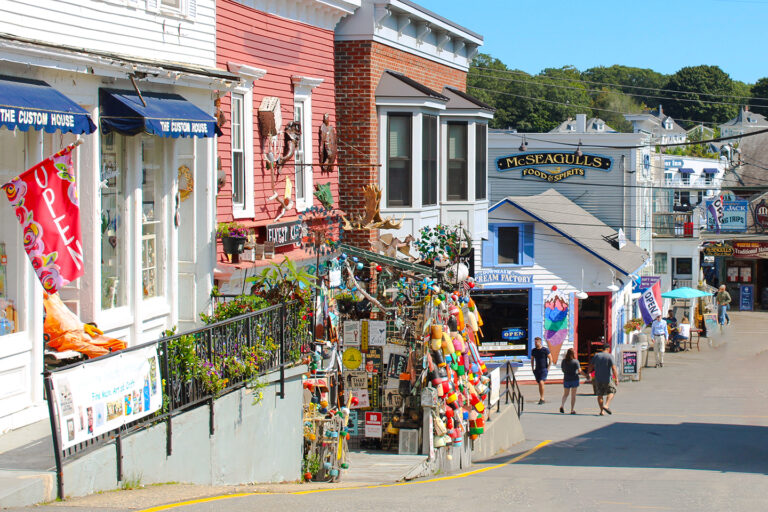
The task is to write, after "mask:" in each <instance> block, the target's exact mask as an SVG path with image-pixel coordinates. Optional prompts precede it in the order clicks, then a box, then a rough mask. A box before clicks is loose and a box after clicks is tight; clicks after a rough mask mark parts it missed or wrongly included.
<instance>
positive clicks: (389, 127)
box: [335, 0, 493, 252]
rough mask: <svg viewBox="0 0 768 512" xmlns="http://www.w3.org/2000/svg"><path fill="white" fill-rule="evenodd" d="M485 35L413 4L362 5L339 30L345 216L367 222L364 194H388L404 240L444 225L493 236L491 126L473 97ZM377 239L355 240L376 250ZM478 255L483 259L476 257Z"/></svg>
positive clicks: (372, 234)
mask: <svg viewBox="0 0 768 512" xmlns="http://www.w3.org/2000/svg"><path fill="white" fill-rule="evenodd" d="M482 42H483V38H482V36H480V35H478V34H475V33H474V32H471V31H470V30H468V29H466V28H463V27H461V26H459V25H457V24H456V23H454V22H452V21H450V20H446V19H445V18H442V17H441V16H439V15H438V14H435V13H432V12H430V11H428V10H426V9H424V8H423V7H421V6H419V5H417V4H415V3H413V2H410V1H408V0H388V1H377V2H374V1H373V0H363V1H362V6H361V7H360V9H358V10H357V11H356V12H355V14H353V15H351V16H348V17H346V18H344V19H343V20H342V21H341V22H340V23H339V25H338V27H337V28H336V43H335V50H336V58H335V66H336V84H335V85H336V115H337V127H338V133H339V140H340V144H339V163H340V186H341V191H342V194H341V199H340V206H341V208H342V210H344V211H345V212H347V213H348V214H349V215H350V216H352V217H355V216H357V215H362V213H363V211H364V202H363V198H362V194H361V193H360V191H361V188H362V187H363V186H365V185H368V184H375V185H378V186H380V187H381V190H382V202H381V211H382V215H383V216H394V217H396V218H401V217H404V221H403V224H402V228H401V229H399V230H396V231H394V234H395V235H396V236H400V237H401V238H402V237H404V236H407V235H408V234H414V235H416V234H417V233H418V230H419V229H421V228H422V227H424V226H432V225H435V224H438V223H442V224H458V223H462V225H463V226H465V227H468V228H469V230H470V232H471V233H472V234H473V241H474V245H475V246H477V245H479V241H480V239H481V238H482V237H484V236H485V235H486V231H487V210H488V201H487V194H486V188H487V187H486V179H487V177H486V165H487V157H486V155H487V149H486V148H487V123H488V120H489V119H491V118H492V117H493V109H491V108H490V107H488V106H487V105H484V104H483V103H481V102H479V101H477V100H474V99H473V98H471V97H469V96H467V95H466V93H465V91H466V79H467V72H468V69H469V64H470V62H471V60H472V58H473V57H474V55H475V54H476V53H477V49H478V47H479V46H480V45H482ZM377 237H378V233H377V232H376V231H354V232H349V233H347V234H345V238H346V239H347V240H351V241H353V242H354V243H355V244H357V245H360V246H361V247H363V248H366V249H367V248H369V243H368V241H369V240H374V239H376V238H377ZM478 252H479V251H478Z"/></svg>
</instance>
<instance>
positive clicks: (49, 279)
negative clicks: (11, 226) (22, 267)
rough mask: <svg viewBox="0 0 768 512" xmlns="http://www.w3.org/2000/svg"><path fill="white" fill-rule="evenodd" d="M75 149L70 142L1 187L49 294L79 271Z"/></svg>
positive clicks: (79, 238)
mask: <svg viewBox="0 0 768 512" xmlns="http://www.w3.org/2000/svg"><path fill="white" fill-rule="evenodd" d="M74 148H75V145H74V144H73V145H71V146H68V147H67V148H65V149H63V150H61V151H60V152H58V153H56V154H55V155H53V156H52V157H50V158H47V159H45V160H43V161H42V162H40V163H39V164H37V165H36V166H34V167H32V168H31V169H29V170H28V171H26V172H25V173H24V174H22V175H20V176H18V177H16V178H14V179H12V180H11V181H9V182H8V183H6V184H5V185H3V186H2V188H3V190H4V191H5V194H6V196H8V200H9V201H10V202H11V206H13V208H14V209H15V210H16V218H17V219H18V220H19V223H20V224H21V227H22V230H23V238H24V250H25V251H27V255H28V256H29V260H30V261H31V262H32V267H33V268H34V269H35V273H36V274H37V277H38V279H40V282H41V283H42V284H43V288H44V289H45V291H46V292H48V293H56V292H57V291H58V290H59V289H60V288H61V287H62V286H64V285H66V284H67V283H69V282H71V281H74V280H75V279H77V278H78V277H80V276H81V275H83V247H82V242H81V236H80V204H79V202H78V199H77V185H76V184H75V175H74V168H73V166H72V150H73V149H74Z"/></svg>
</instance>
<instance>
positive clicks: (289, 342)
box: [44, 301, 311, 498]
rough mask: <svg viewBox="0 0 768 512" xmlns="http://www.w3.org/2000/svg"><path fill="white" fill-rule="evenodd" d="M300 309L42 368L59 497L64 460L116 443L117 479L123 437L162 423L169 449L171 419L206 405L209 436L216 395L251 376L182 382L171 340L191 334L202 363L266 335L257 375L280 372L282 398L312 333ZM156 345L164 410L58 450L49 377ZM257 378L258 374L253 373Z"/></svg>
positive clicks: (275, 310) (246, 317)
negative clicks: (213, 383) (206, 383)
mask: <svg viewBox="0 0 768 512" xmlns="http://www.w3.org/2000/svg"><path fill="white" fill-rule="evenodd" d="M302 315H303V311H302V309H301V304H300V303H299V302H298V301H291V302H287V303H283V304H276V305H274V306H270V307H267V308H264V309H261V310H258V311H252V312H249V313H246V314H243V315H240V316H237V317H234V318H231V319H227V320H223V321H220V322H216V323H214V324H210V325H206V326H204V327H200V328H196V329H192V330H190V331H186V332H183V333H179V334H174V335H172V336H166V337H163V338H160V339H158V340H155V341H150V342H147V343H142V344H140V345H136V346H134V347H130V348H127V349H125V350H121V351H118V352H113V353H110V354H106V355H104V356H102V357H99V358H96V359H89V360H87V361H82V362H78V363H74V364H70V365H67V366H63V367H61V368H55V369H51V370H46V372H45V373H44V385H45V390H46V396H47V397H48V413H49V416H50V422H51V435H52V438H53V449H54V458H55V460H56V475H57V496H58V497H59V498H63V482H62V475H63V461H64V460H65V459H66V460H71V459H75V458H78V457H81V456H83V455H84V454H86V453H88V452H90V451H92V450H94V449H96V448H99V447H102V446H104V445H107V444H109V443H111V442H113V441H114V442H115V447H116V450H117V452H118V453H117V455H118V457H117V461H116V462H117V474H118V480H120V479H121V478H122V460H121V459H122V457H121V456H120V455H121V451H122V448H121V442H122V438H124V437H125V436H126V435H129V434H131V433H134V432H136V431H138V430H141V429H144V428H146V427H148V426H150V425H152V424H156V423H159V422H166V423H167V428H166V436H167V439H166V452H167V455H171V453H172V418H173V417H174V416H177V415H179V414H181V413H182V412H185V411H187V410H190V409H193V408H196V407H199V406H201V405H206V404H207V405H208V406H209V407H210V425H209V429H210V433H211V435H213V425H214V417H213V410H214V408H213V401H214V399H215V398H217V397H218V396H221V395H223V394H226V393H229V392H231V391H234V390H237V389H240V388H243V387H245V386H246V385H247V384H248V382H249V381H250V380H251V379H240V380H237V381H234V382H232V383H231V384H230V385H229V386H227V387H226V388H224V389H223V390H222V391H221V392H219V393H217V394H213V393H210V392H207V391H206V390H205V389H203V387H202V385H201V383H200V382H198V381H197V380H196V379H192V380H184V379H183V378H182V376H181V375H180V371H179V369H177V368H174V367H173V365H172V360H171V357H169V351H170V344H171V343H172V342H173V341H175V340H178V339H180V338H181V337H183V336H193V337H195V338H196V339H195V342H196V343H195V349H196V350H195V351H196V353H197V356H198V357H199V358H200V359H202V360H204V361H205V362H214V361H216V360H217V359H218V358H223V357H229V356H231V355H234V354H236V353H237V350H238V348H239V347H240V346H241V345H246V346H248V347H258V346H259V345H260V344H263V343H265V342H266V340H268V339H270V338H271V339H272V340H273V341H274V342H275V343H276V345H277V346H276V347H275V348H274V349H273V350H271V351H268V355H267V357H266V364H265V365H264V366H262V367H260V368H259V373H258V375H259V376H260V375H265V374H267V373H270V372H273V371H278V370H279V372H280V387H279V391H278V393H277V394H278V396H279V397H280V398H285V368H286V367H287V366H293V365H295V364H296V363H298V362H299V360H300V357H301V351H302V348H303V347H304V346H305V345H306V344H307V343H308V342H309V341H310V340H311V336H310V332H309V330H307V331H306V332H301V331H297V330H296V327H298V325H299V321H300V318H301V316H302ZM151 346H156V347H157V348H158V355H159V357H160V373H161V377H162V382H164V383H165V388H164V390H163V391H164V393H165V395H166V397H167V400H164V405H163V408H162V409H160V410H159V411H157V412H156V413H155V414H152V415H150V416H146V417H144V418H140V419H138V420H136V421H133V422H131V423H129V424H127V425H124V426H122V427H120V428H117V429H113V430H111V431H109V432H105V433H103V434H101V435H99V436H97V437H95V438H93V439H89V440H88V441H85V442H82V443H79V444H78V445H75V446H73V447H70V448H67V449H66V450H61V449H60V446H61V443H60V440H59V435H58V434H59V430H60V428H59V424H58V421H59V420H58V417H57V415H56V410H55V408H54V403H53V399H52V397H53V380H52V376H53V374H55V373H58V372H61V371H64V370H66V369H70V368H74V367H79V366H81V365H87V364H92V363H95V362H100V361H103V360H105V359H108V358H110V357H114V356H116V355H118V354H123V353H126V352H132V351H135V350H140V349H143V348H146V347H151ZM257 377H258V376H257Z"/></svg>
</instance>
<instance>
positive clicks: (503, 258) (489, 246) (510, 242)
mask: <svg viewBox="0 0 768 512" xmlns="http://www.w3.org/2000/svg"><path fill="white" fill-rule="evenodd" d="M533 234H534V229H533V224H528V223H505V224H489V225H488V240H487V241H483V243H482V251H483V253H482V262H483V267H485V268H489V267H496V266H505V267H506V266H531V265H533V264H534V263H535V261H534V240H533V239H534V236H533Z"/></svg>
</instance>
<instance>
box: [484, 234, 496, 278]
mask: <svg viewBox="0 0 768 512" xmlns="http://www.w3.org/2000/svg"><path fill="white" fill-rule="evenodd" d="M482 251H483V260H482V261H483V268H491V267H493V260H494V258H493V254H494V251H496V228H495V227H493V226H488V240H483V244H482Z"/></svg>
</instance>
